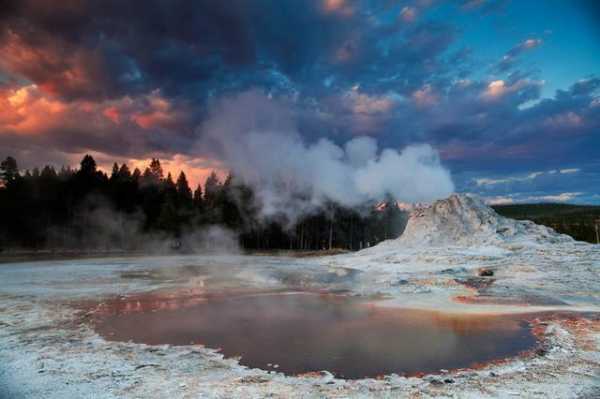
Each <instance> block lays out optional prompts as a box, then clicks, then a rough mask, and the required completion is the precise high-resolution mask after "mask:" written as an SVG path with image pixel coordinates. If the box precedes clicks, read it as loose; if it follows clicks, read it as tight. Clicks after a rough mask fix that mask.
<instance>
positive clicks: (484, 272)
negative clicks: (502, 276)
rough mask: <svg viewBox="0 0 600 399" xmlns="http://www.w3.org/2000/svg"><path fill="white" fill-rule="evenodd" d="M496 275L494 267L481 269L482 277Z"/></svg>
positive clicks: (480, 274)
mask: <svg viewBox="0 0 600 399" xmlns="http://www.w3.org/2000/svg"><path fill="white" fill-rule="evenodd" d="M493 275H494V271H493V270H492V269H479V276H480V277H491V276H493Z"/></svg>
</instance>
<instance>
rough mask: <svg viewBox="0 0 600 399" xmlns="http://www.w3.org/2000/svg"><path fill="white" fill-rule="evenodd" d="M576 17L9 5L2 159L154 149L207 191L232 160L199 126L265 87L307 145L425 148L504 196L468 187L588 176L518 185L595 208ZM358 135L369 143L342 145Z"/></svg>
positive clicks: (292, 7)
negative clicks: (537, 175)
mask: <svg viewBox="0 0 600 399" xmlns="http://www.w3.org/2000/svg"><path fill="white" fill-rule="evenodd" d="M521 8H523V9H521ZM580 8H584V11H587V10H588V7H587V5H584V4H583V3H582V5H572V6H571V5H569V6H567V5H555V6H554V7H546V6H544V5H541V4H537V3H536V2H528V3H527V4H526V5H525V6H523V7H519V6H517V2H512V3H511V2H508V1H504V0H469V1H464V2H457V3H448V4H445V3H440V2H436V1H430V0H406V1H397V2H396V1H382V2H370V1H362V0H307V1H302V2H298V1H288V0H278V1H275V0H231V1H227V2H223V1H217V0H198V1H187V0H176V1H175V2H173V1H166V0H149V1H147V2H144V4H143V6H142V5H140V4H136V3H123V2H121V1H117V0H104V1H97V0H85V1H61V2H52V1H48V0H19V1H17V0H9V1H8V2H5V4H3V6H2V9H1V10H0V54H2V57H0V156H2V157H3V156H6V155H9V154H10V155H13V156H15V157H17V159H18V160H19V163H20V164H21V165H22V166H23V167H29V168H30V167H32V166H35V165H38V164H39V163H40V162H51V163H55V164H57V165H61V164H63V163H69V164H73V163H77V157H79V156H80V155H81V154H84V153H86V152H92V153H94V154H98V156H99V157H102V159H103V160H105V161H106V162H110V159H119V160H131V162H145V160H146V159H148V158H150V157H156V156H158V157H160V158H161V159H164V160H165V162H169V164H170V165H172V167H173V168H175V167H181V168H183V169H185V170H187V171H189V172H190V173H194V174H195V175H197V176H190V178H191V179H192V180H194V181H199V180H201V179H202V178H203V177H204V175H205V173H206V171H207V170H208V169H209V168H211V167H216V168H218V169H219V170H221V169H226V168H227V167H232V166H231V165H227V164H224V163H223V162H226V163H227V162H230V160H228V159H224V158H221V157H223V156H224V155H223V154H224V152H223V150H222V149H221V148H218V146H219V145H220V144H219V142H218V140H212V138H211V137H210V134H209V133H207V132H206V130H205V129H197V128H196V127H197V126H199V125H200V126H206V125H207V124H208V123H209V121H208V119H207V118H211V120H213V119H214V109H216V108H215V107H218V106H219V105H217V104H221V102H222V99H223V98H232V97H235V96H236V95H239V93H243V92H246V91H247V90H249V89H251V88H257V89H256V90H258V91H259V92H261V93H264V95H265V96H267V97H269V98H271V99H273V103H278V104H284V105H283V106H282V107H281V108H282V109H280V110H278V112H282V113H283V114H284V115H281V120H280V121H279V122H278V123H281V124H283V125H285V126H282V127H281V128H280V129H279V130H281V131H293V132H294V134H295V136H296V138H297V140H298V142H299V143H301V149H302V150H303V151H309V150H310V151H316V149H317V148H318V149H321V148H325V147H326V145H325V144H323V143H327V146H329V147H328V148H338V149H339V150H340V151H341V154H342V155H341V158H342V159H345V157H346V158H347V157H349V156H350V155H349V153H348V151H354V150H356V151H358V152H360V151H365V152H368V151H371V150H370V149H369V148H370V147H369V146H372V145H374V146H375V148H377V149H378V150H376V151H375V154H376V155H374V156H371V159H374V158H376V159H377V160H378V162H379V163H378V165H382V162H383V161H384V160H387V159H388V158H389V159H391V158H393V157H388V156H387V155H386V156H384V153H385V151H382V150H381V149H383V148H393V149H404V148H408V147H409V146H411V145H420V144H423V143H426V144H429V145H431V146H432V148H436V149H439V153H440V156H441V158H442V161H443V162H444V165H447V166H448V168H450V169H451V170H452V174H453V176H454V177H455V181H456V184H457V188H458V189H459V190H466V191H468V190H474V191H485V194H486V195H489V196H493V195H496V196H500V195H505V193H502V192H488V191H486V190H488V189H489V188H490V187H492V186H494V187H496V189H497V187H498V186H499V185H498V184H496V185H492V184H487V185H485V184H483V185H480V186H477V185H476V184H475V183H473V181H474V180H473V179H491V180H500V181H502V180H506V179H508V180H509V181H510V180H511V179H513V178H515V177H523V176H527V175H528V173H530V171H538V170H539V171H550V170H561V169H563V170H564V169H579V170H580V171H581V173H570V174H569V173H566V174H561V173H557V174H561V175H564V176H563V177H570V178H571V179H572V182H566V181H562V180H560V181H559V180H556V181H554V183H552V184H554V185H555V186H553V187H552V188H550V186H544V189H543V190H545V191H544V192H541V193H534V194H532V192H533V191H535V190H534V189H533V188H532V186H531V185H532V184H537V183H536V182H535V181H536V180H538V179H527V180H524V181H521V182H517V183H518V186H516V185H515V186H514V189H519V190H522V192H523V193H525V192H527V193H529V194H528V196H530V197H540V196H544V195H546V194H547V195H559V194H561V193H571V192H574V193H577V192H585V193H587V194H586V195H588V196H587V197H586V196H585V195H582V196H578V197H577V199H581V198H595V197H592V195H594V193H591V189H589V188H587V186H588V185H587V184H585V183H584V180H583V179H587V180H585V181H596V180H595V179H596V177H597V176H596V174H594V173H595V172H593V170H599V169H598V168H596V167H597V166H598V165H597V162H598V161H597V160H598V159H600V153H599V152H598V151H599V148H600V137H599V136H598V134H597V132H598V131H599V129H600V97H599V90H600V78H599V77H598V76H594V75H592V73H594V72H597V71H598V70H600V63H599V61H598V58H597V57H593V56H591V55H590V54H597V53H598V52H599V51H600V48H599V47H598V45H597V44H595V43H597V41H593V40H591V39H590V38H589V36H590V33H589V32H592V31H594V32H595V30H594V29H596V25H597V24H595V23H592V22H594V21H592V22H590V21H591V20H590V21H587V20H584V19H581V18H580V19H577V21H578V23H577V24H569V26H565V25H566V24H564V22H563V21H564V20H565V19H568V18H579V17H578V15H579V14H578V13H581V9H580ZM531 12H536V13H538V14H539V15H540V20H543V21H544V24H543V26H541V25H538V24H537V23H532V22H531V18H530V13H531ZM509 26H510V27H513V28H510V29H509V28H508V27H509ZM547 30H552V34H548V33H547V32H546V31H547ZM490 38H491V39H490ZM490 40H493V41H494V43H493V45H490V44H491V43H490ZM573 43H578V45H577V46H573ZM575 61H577V62H575ZM548 71H549V72H548ZM248 117H249V118H250V117H251V116H250V115H249V116H248ZM290 121H293V123H292V122H290ZM363 136H369V137H370V140H375V142H374V143H372V144H364V143H365V142H363V141H359V142H358V143H363V144H364V145H365V146H366V147H365V148H364V149H363V148H361V146H360V145H358V144H352V145H351V146H350V147H348V146H347V143H349V142H350V143H353V142H354V141H353V140H354V139H357V138H358V137H361V140H362V137H363ZM211 140H212V142H213V143H212V144H211V145H203V146H200V147H199V146H198V145H197V143H199V142H208V141H211ZM319 143H321V144H319ZM354 146H358V149H352V148H354ZM414 148H421V150H422V149H423V148H426V147H414ZM311 149H312V150H311ZM265 151H266V150H265ZM336 151H337V150H335V151H334V150H332V153H331V154H334V153H336ZM325 152H326V151H325ZM432 154H433V153H432ZM397 155H398V156H399V157H402V156H404V158H402V159H405V158H406V157H408V155H410V152H407V153H398V154H397ZM334 158H335V157H334ZM434 158H435V157H434ZM190 165H192V166H190ZM193 165H195V166H193ZM186 167H187V169H186ZM596 173H600V172H596ZM376 180H377V179H374V183H373V184H374V185H376V184H379V183H375V181H376ZM513 183H514V182H513ZM549 184H550V183H549ZM566 186H568V188H567V187H566ZM373 190H375V188H373ZM596 190H597V189H596ZM598 193H600V192H597V191H596V194H598ZM594 201H596V200H595V199H594Z"/></svg>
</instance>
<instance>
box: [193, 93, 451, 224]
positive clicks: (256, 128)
mask: <svg viewBox="0 0 600 399" xmlns="http://www.w3.org/2000/svg"><path fill="white" fill-rule="evenodd" d="M292 109H293V107H291V106H287V105H286V104H284V103H282V102H279V101H276V100H273V99H270V98H269V97H267V96H265V95H263V94H261V93H259V92H257V91H249V92H246V93H242V94H240V95H238V96H235V97H231V98H227V99H224V100H222V101H220V102H219V103H218V104H217V105H216V106H215V107H213V109H212V112H211V114H210V115H209V117H208V119H207V121H206V122H205V123H204V124H203V125H202V126H201V127H200V129H201V132H200V133H201V135H202V137H203V138H202V140H201V142H200V143H199V145H200V148H199V150H200V151H203V152H212V153H213V154H214V155H215V156H216V157H218V158H219V159H221V160H222V161H223V162H224V163H225V164H226V165H227V166H228V167H229V168H230V169H231V171H232V172H233V174H234V176H235V177H236V178H237V179H240V180H241V181H242V182H243V183H245V184H248V185H250V186H251V187H252V188H253V189H254V191H255V194H256V197H257V200H258V201H259V203H260V205H261V210H262V213H263V215H264V216H272V215H285V216H287V218H288V219H289V220H292V221H293V220H296V218H297V217H298V216H301V215H303V214H305V213H307V212H310V211H311V210H314V209H317V208H319V207H320V206H322V205H323V204H324V203H325V201H327V200H331V201H335V202H337V203H339V204H342V205H345V206H356V205H359V204H362V203H364V202H366V201H370V200H380V199H383V198H384V197H385V195H386V194H391V195H392V196H393V197H394V198H396V199H397V200H400V201H406V202H417V201H419V202H421V201H423V202H424V201H431V200H434V199H439V198H444V197H447V196H448V195H449V194H450V193H451V192H452V191H453V190H454V185H453V183H452V179H451V177H450V174H449V172H448V171H447V170H446V169H445V168H444V167H443V166H442V165H441V163H440V160H439V156H438V153H437V152H436V151H435V150H434V149H433V148H432V147H431V146H429V145H426V144H421V145H411V146H408V147H406V148H404V149H403V150H402V151H397V150H395V149H390V148H386V149H382V150H380V149H379V148H378V145H377V142H376V140H375V139H373V138H371V137H367V136H362V137H357V138H354V139H352V140H350V141H348V142H347V143H346V144H345V145H344V146H339V145H337V144H335V143H333V142H332V141H330V140H328V139H326V138H321V139H320V140H318V141H316V142H314V143H307V142H306V141H305V140H304V139H303V137H302V136H301V135H300V133H299V132H298V129H297V127H296V125H295V122H294V121H295V115H294V113H293V111H292Z"/></svg>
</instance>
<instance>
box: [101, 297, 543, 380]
mask: <svg viewBox="0 0 600 399" xmlns="http://www.w3.org/2000/svg"><path fill="white" fill-rule="evenodd" d="M101 313H102V316H99V318H98V319H97V320H96V322H95V327H96V329H97V331H98V332H99V333H100V334H101V335H102V336H104V337H105V338H106V339H109V340H116V341H133V342H138V343H146V344H151V345H152V344H172V345H187V344H190V343H195V344H203V345H204V346H206V347H209V348H215V349H220V350H221V352H222V353H223V354H224V355H225V356H226V357H237V356H241V359H240V363H241V364H243V365H246V366H248V367H256V368H261V369H265V370H277V371H281V372H284V373H286V374H299V373H305V372H310V371H319V370H328V371H330V372H332V373H333V374H335V375H336V376H338V377H343V378H350V379H355V378H363V377H375V376H379V375H385V374H391V373H396V374H414V373H417V372H435V371H439V370H440V369H455V368H463V367H470V366H474V365H475V364H476V363H481V362H487V361H491V360H496V359H503V358H506V357H510V356H514V355H517V354H518V353H519V352H521V351H524V350H528V349H531V348H532V347H533V346H534V345H535V343H536V340H535V337H534V336H533V334H532V333H531V331H530V329H529V328H528V326H527V323H525V322H524V321H523V319H522V317H523V316H521V319H519V318H518V317H515V316H512V317H508V316H483V317H482V316H451V315H444V314H441V313H437V312H426V311H414V310H401V309H389V308H380V307H376V306H373V305H369V304H366V303H362V302H359V301H357V300H353V299H350V298H348V297H344V296H336V295H318V294H309V293H288V294H282V293H277V294H270V295H265V294H261V295H231V296H219V297H214V298H211V297H209V298H198V297H197V298H191V299H190V298H188V299H186V300H178V299H176V298H169V299H165V298H157V297H150V296H147V297H137V298H129V299H122V300H115V301H109V302H107V303H106V304H105V305H104V307H103V308H102V312H101Z"/></svg>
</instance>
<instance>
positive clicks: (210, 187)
mask: <svg viewBox="0 0 600 399" xmlns="http://www.w3.org/2000/svg"><path fill="white" fill-rule="evenodd" d="M222 187H223V186H222V184H221V181H220V180H219V177H218V176H217V174H216V173H215V171H214V170H213V171H212V173H211V174H210V176H208V178H207V179H206V183H204V202H205V203H206V204H207V206H209V207H213V206H214V205H215V204H216V202H217V197H218V196H219V193H220V192H221V189H222Z"/></svg>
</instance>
